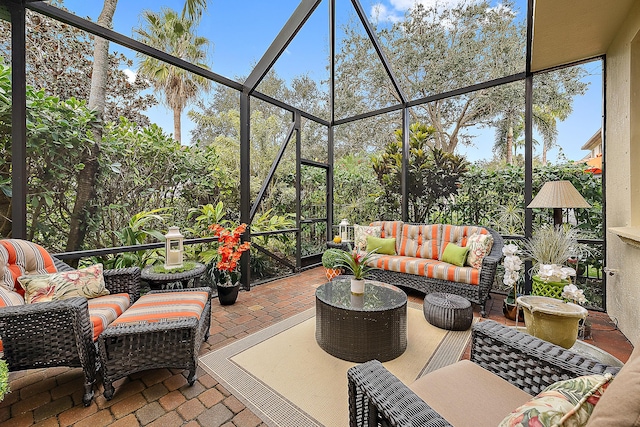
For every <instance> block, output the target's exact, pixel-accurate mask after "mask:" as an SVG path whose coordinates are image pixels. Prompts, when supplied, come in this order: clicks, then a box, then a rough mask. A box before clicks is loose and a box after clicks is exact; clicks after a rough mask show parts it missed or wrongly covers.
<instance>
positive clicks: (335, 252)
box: [322, 248, 343, 268]
mask: <svg viewBox="0 0 640 427" xmlns="http://www.w3.org/2000/svg"><path fill="white" fill-rule="evenodd" d="M339 252H343V251H342V250H341V249H333V248H332V249H327V250H326V251H324V253H323V254H322V265H323V266H324V267H325V268H336V265H338V260H339V259H340V256H341V255H340V253H339Z"/></svg>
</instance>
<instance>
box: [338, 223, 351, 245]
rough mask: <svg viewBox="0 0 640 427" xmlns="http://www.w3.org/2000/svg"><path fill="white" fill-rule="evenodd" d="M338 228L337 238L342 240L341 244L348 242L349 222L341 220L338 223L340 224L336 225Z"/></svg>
mask: <svg viewBox="0 0 640 427" xmlns="http://www.w3.org/2000/svg"><path fill="white" fill-rule="evenodd" d="M338 227H339V231H340V233H339V236H340V239H342V241H343V242H348V241H349V221H347V220H346V218H345V219H343V220H342V221H340V224H338Z"/></svg>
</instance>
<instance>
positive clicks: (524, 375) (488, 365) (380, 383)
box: [347, 320, 640, 427]
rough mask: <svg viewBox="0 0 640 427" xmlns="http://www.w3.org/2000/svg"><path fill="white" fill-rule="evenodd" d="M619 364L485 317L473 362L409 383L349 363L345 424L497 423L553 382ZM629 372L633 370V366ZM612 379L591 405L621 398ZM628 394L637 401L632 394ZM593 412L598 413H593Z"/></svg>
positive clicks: (375, 367) (371, 366) (376, 366)
mask: <svg viewBox="0 0 640 427" xmlns="http://www.w3.org/2000/svg"><path fill="white" fill-rule="evenodd" d="M634 353H638V351H636V352H634ZM633 357H634V356H633V355H632V356H631V358H633ZM631 358H630V360H629V362H627V365H630V364H631V363H630V362H631V360H632V359H631ZM638 360H640V359H638ZM634 366H636V367H638V363H634ZM483 368H484V369H483ZM618 370H619V368H617V367H612V366H608V365H605V364H602V363H600V362H598V361H596V360H593V359H589V358H586V357H584V356H582V355H578V354H576V353H573V352H571V351H569V350H565V349H563V348H561V347H558V346H556V345H554V344H551V343H548V342H546V341H542V340H540V339H537V338H534V337H532V336H530V335H528V334H525V333H522V332H518V331H516V330H515V329H514V328H510V327H507V326H504V325H501V324H499V323H497V322H494V321H491V320H486V321H483V322H480V323H477V324H475V325H474V326H473V343H472V348H471V361H468V360H463V361H460V362H458V363H455V364H453V365H449V366H446V367H444V368H440V369H438V370H436V371H433V372H431V373H429V374H427V375H425V376H423V377H422V378H420V379H418V380H417V381H416V382H414V383H413V384H411V385H409V386H407V385H405V384H403V383H402V382H400V380H398V379H397V378H396V377H395V376H394V375H393V374H391V373H390V372H389V371H387V369H386V368H385V367H384V366H383V365H382V364H381V363H380V362H378V361H375V360H374V361H369V362H367V363H364V364H361V365H356V366H354V367H353V368H351V369H349V371H348V373H347V377H348V384H349V418H350V426H351V427H356V426H371V425H380V426H450V425H459V426H460V425H462V426H467V425H469V426H470V425H473V426H485V425H487V426H496V425H498V424H499V423H500V421H501V420H502V419H503V418H504V417H505V416H506V415H508V414H509V412H510V411H511V410H513V409H515V408H517V407H518V406H520V405H522V404H524V403H525V402H528V401H529V400H530V399H531V398H532V396H533V395H536V394H537V393H539V392H540V391H542V390H543V389H545V388H546V387H547V386H549V385H551V384H552V383H555V382H556V381H560V380H566V379H570V378H575V377H578V376H582V375H591V374H603V373H607V372H608V373H611V374H614V375H615V374H616V373H617V372H618ZM636 371H637V370H636ZM622 372H624V368H623V371H621V374H622ZM631 374H632V375H633V376H635V378H637V376H638V372H631ZM620 377H622V375H620ZM632 378H633V377H632ZM505 380H506V381H505ZM632 381H633V380H632ZM617 382H619V383H620V384H616V385H622V382H623V381H621V380H619V378H616V379H615V380H614V381H613V382H612V383H611V384H612V385H611V387H609V389H607V392H606V393H604V394H603V397H602V398H601V401H600V403H599V404H598V406H596V410H600V409H601V408H600V405H603V404H604V398H605V397H610V399H609V400H613V401H614V404H615V401H619V400H620V399H619V398H618V396H617V395H616V394H615V393H616V392H619V391H618V390H616V391H615V392H612V389H613V384H615V383H617ZM636 382H637V381H636ZM635 388H636V390H635V391H637V388H638V387H637V386H636V387H635ZM611 392H612V395H611V396H607V394H608V393H611ZM631 392H633V391H631ZM629 399H630V400H631V402H632V405H634V406H635V407H637V406H638V405H637V404H636V403H637V394H633V397H629ZM608 404H609V403H607V405H608ZM603 406H604V405H603ZM607 409H608V408H606V407H603V408H602V411H603V412H604V411H605V410H607ZM637 412H638V409H637V408H636V409H635V412H633V413H632V414H629V415H630V416H631V417H633V416H635V417H637V416H638V415H637ZM594 418H598V417H596V413H595V411H594V414H593V417H592V419H594ZM590 422H591V419H590ZM594 424H595V422H594ZM598 425H607V424H606V423H605V424H598ZM609 425H625V424H622V423H621V424H609ZM633 425H635V424H633Z"/></svg>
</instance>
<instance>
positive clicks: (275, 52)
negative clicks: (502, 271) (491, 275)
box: [0, 0, 606, 301]
mask: <svg viewBox="0 0 640 427" xmlns="http://www.w3.org/2000/svg"><path fill="white" fill-rule="evenodd" d="M327 1H328V7H329V23H328V25H329V64H328V66H329V71H330V75H329V108H330V120H324V119H322V118H319V117H316V116H314V115H313V114H310V113H308V112H306V111H303V110H301V109H299V108H296V107H294V106H291V105H288V104H287V103H285V102H282V101H280V100H278V99H274V98H272V97H270V96H268V95H265V94H264V93H261V92H259V91H258V90H257V87H258V85H259V84H260V82H261V81H262V79H263V78H264V77H265V76H266V75H267V73H268V72H269V71H270V70H271V68H272V67H273V65H274V64H275V63H276V61H277V60H278V58H279V57H280V56H281V55H282V54H283V52H284V51H285V49H286V48H287V46H288V45H289V43H291V41H292V40H293V39H294V38H295V36H296V35H297V34H298V32H299V31H300V29H301V28H302V27H303V26H304V24H305V23H306V22H307V20H308V19H309V18H310V17H311V15H312V14H313V13H314V11H315V10H316V9H317V7H318V6H319V5H320V3H321V2H322V0H301V1H300V3H299V5H298V6H297V8H296V9H295V11H294V12H293V13H292V14H291V16H290V17H289V19H288V20H287V22H286V23H285V25H284V26H283V27H282V29H281V30H280V32H279V33H278V34H277V36H276V37H275V39H274V40H273V42H272V43H271V45H270V46H269V47H268V49H267V50H266V52H265V53H264V55H263V56H262V57H261V59H260V60H259V61H258V62H257V64H256V66H255V67H254V68H253V70H252V71H251V72H250V74H249V76H248V77H247V78H246V80H245V81H244V82H237V81H235V80H232V79H229V78H227V77H225V76H222V75H220V74H217V73H214V72H212V71H210V70H207V69H204V68H200V67H198V66H196V65H194V64H191V63H189V62H187V61H184V60H182V59H180V58H177V57H175V56H172V55H170V54H168V53H166V52H163V51H160V50H158V49H155V48H153V47H150V46H148V45H146V44H144V43H141V42H139V41H137V40H135V39H133V38H130V37H127V36H125V35H123V34H120V33H118V32H115V31H113V30H110V29H108V28H105V27H102V26H100V25H98V24H96V23H94V22H91V21H89V20H86V19H83V18H80V17H78V16H76V15H74V14H72V13H69V12H66V11H64V10H62V9H59V8H57V7H55V6H51V5H49V4H47V3H45V2H43V1H33V0H0V17H2V18H3V19H6V20H10V22H11V49H12V58H11V65H12V124H13V125H12V135H11V138H12V148H11V154H12V191H13V196H12V220H13V223H12V236H13V237H14V238H25V237H26V235H27V223H26V218H27V179H28V177H27V174H26V142H27V135H26V51H25V49H26V37H25V31H26V24H25V16H26V15H25V11H26V10H27V9H28V10H31V11H34V12H38V13H40V14H42V15H45V16H47V17H50V18H53V19H55V20H58V21H60V22H63V23H66V24H68V25H71V26H73V27H76V28H78V29H81V30H83V31H86V32H88V33H91V34H93V35H95V36H98V37H102V38H104V39H106V40H108V41H110V42H114V43H116V44H118V45H121V46H124V47H126V48H129V49H131V50H133V51H135V52H138V53H141V54H144V55H148V56H150V57H153V58H155V59H158V60H160V61H163V62H166V63H167V64H170V65H174V66H176V67H179V68H181V69H184V70H186V71H189V72H191V73H193V74H196V75H199V76H202V77H204V78H206V79H209V80H211V81H213V82H216V83H218V84H221V85H224V86H227V87H229V88H232V89H235V90H237V91H238V92H239V93H240V102H239V104H240V105H239V107H240V221H241V222H246V223H247V224H250V223H251V220H252V219H253V217H254V215H255V213H256V211H257V209H258V208H259V205H260V202H261V200H262V198H263V196H264V193H265V191H266V189H267V187H268V185H269V182H270V180H271V178H272V177H273V174H274V173H275V171H276V169H277V166H278V163H279V161H280V159H281V158H282V155H283V153H284V150H285V148H286V147H287V144H288V143H289V140H290V139H295V144H296V167H295V168H296V195H297V203H296V213H295V214H296V226H295V228H292V229H287V230H280V231H277V232H269V233H262V234H263V235H264V234H274V233H292V232H295V233H296V262H295V265H294V264H293V263H290V262H288V261H286V260H283V259H278V257H277V256H276V255H275V254H272V253H270V252H269V251H268V250H266V249H265V248H258V250H260V251H261V252H263V253H266V254H267V255H269V256H271V257H273V258H274V259H276V260H277V261H279V262H280V263H281V264H283V265H285V266H286V267H287V268H290V269H291V270H292V271H297V270H299V269H300V268H302V267H303V265H302V256H301V226H302V217H301V203H300V194H301V193H300V192H301V185H300V170H301V165H303V164H308V165H313V166H318V167H321V168H324V169H326V171H327V197H326V219H325V220H326V229H327V232H328V233H330V232H331V229H332V226H333V202H334V198H333V188H334V181H333V172H334V164H333V157H334V127H335V126H338V125H342V124H346V123H350V122H355V121H358V120H361V119H365V118H369V117H373V116H378V115H381V114H385V113H389V112H392V111H400V112H401V114H402V131H403V132H402V155H403V156H402V157H403V158H402V174H401V217H402V218H401V219H402V220H403V221H406V220H407V219H408V208H409V205H408V196H407V194H408V192H409V188H408V176H409V175H408V159H409V124H410V123H409V121H410V117H409V109H410V108H411V107H415V106H418V105H422V104H426V103H429V102H433V101H438V100H443V99H447V98H451V97H454V96H459V95H464V94H467V93H471V92H474V91H478V90H482V89H488V88H492V87H496V86H500V85H504V84H508V83H513V82H519V81H524V84H525V176H524V179H525V188H524V201H525V202H524V206H525V207H526V206H527V205H528V204H529V202H530V201H531V199H532V176H533V130H532V129H533V127H532V122H533V109H532V104H533V78H534V76H535V75H537V74H541V73H545V72H548V71H552V70H553V69H556V68H561V67H554V68H553V69H545V70H541V71H536V72H532V69H531V60H532V41H533V19H532V18H533V3H534V1H533V0H528V1H527V17H526V19H527V21H526V27H527V29H526V55H525V61H526V62H525V71H524V72H521V73H517V74H513V75H509V76H505V77H502V78H498V79H495V80H491V81H486V82H478V83H477V84H474V85H471V86H468V87H463V88H458V89H455V90H451V91H448V92H445V93H440V94H434V95H431V96H427V97H424V98H420V99H407V97H406V95H405V93H404V91H403V90H402V87H401V86H400V84H399V82H398V80H397V79H396V76H395V74H394V71H393V68H392V67H391V64H390V62H389V60H388V58H387V57H386V55H385V53H384V50H383V48H382V45H381V43H380V41H379V40H378V37H377V35H376V33H375V30H374V27H373V25H372V24H371V22H370V21H369V20H368V18H367V16H366V13H365V12H364V9H363V8H362V5H361V3H360V1H359V0H341V1H351V3H352V5H353V7H354V9H355V11H356V14H357V15H358V18H359V21H360V22H361V23H362V25H363V27H364V29H365V32H366V34H367V36H368V38H369V40H370V41H371V43H372V44H373V47H374V50H375V52H376V55H377V57H378V59H379V60H380V62H381V63H382V66H383V68H384V70H385V72H386V74H387V76H388V78H389V79H390V81H391V83H392V85H393V87H394V89H395V90H396V91H397V93H398V97H399V98H400V100H401V102H400V103H398V104H395V105H391V106H388V107H385V108H380V109H377V110H374V111H369V112H365V113H362V114H357V115H354V116H352V117H347V118H341V119H339V120H336V119H335V72H336V69H335V68H336V64H335V57H336V17H335V15H336V7H335V5H336V0H327ZM242 24H243V25H251V22H247V21H243V22H242ZM239 31H240V30H239ZM595 59H602V60H603V61H604V56H597V57H594V58H588V59H586V60H582V61H579V62H574V63H571V64H567V65H564V66H563V67H569V66H574V65H577V64H581V63H585V62H588V61H592V60H595ZM605 69H606V67H605ZM603 87H604V86H603ZM252 97H253V98H256V99H259V100H262V101H264V102H267V103H269V104H272V105H274V106H277V107H280V108H282V109H284V110H286V111H289V112H290V113H291V114H292V122H291V124H290V127H289V129H288V132H287V138H286V140H285V141H284V142H283V144H282V147H281V149H280V152H279V154H278V157H277V158H276V159H274V161H273V164H272V167H271V170H270V172H269V175H268V176H267V179H266V180H265V181H264V182H263V184H262V186H261V190H260V192H259V194H258V197H256V198H255V199H253V200H252V198H251V194H250V181H249V180H250V159H251V154H252V153H251V146H250V107H251V98H252ZM301 118H305V119H308V120H311V121H313V122H316V123H318V124H320V125H322V126H325V127H326V128H327V134H328V138H327V141H328V147H327V155H328V158H327V163H318V162H315V161H312V160H309V159H304V158H302V156H301V128H300V121H301ZM604 125H605V123H603V130H604ZM602 187H603V195H604V194H605V182H604V178H603V184H602ZM605 200H606V197H603V203H604V202H605ZM603 214H604V208H603ZM605 224H606V217H605ZM532 225H533V215H532V210H531V209H528V208H525V227H524V230H525V237H530V236H531V234H532ZM248 230H249V231H248V233H246V234H247V235H246V239H247V240H251V236H252V234H251V231H250V228H249V229H248ZM253 235H260V233H255V234H253ZM196 240H198V241H200V240H199V239H194V241H196ZM603 244H604V246H603V248H604V253H605V254H606V242H604V243H603ZM146 246H149V247H153V246H154V245H146ZM110 251H111V253H115V252H119V251H122V248H111V249H102V250H99V252H100V253H102V254H104V253H110ZM96 252H97V251H96ZM91 254H92V253H90V252H87V251H83V252H74V253H64V254H60V256H61V257H62V258H78V257H79V256H81V255H82V256H87V255H91ZM605 259H606V256H605ZM242 273H243V274H242V278H243V285H244V287H245V288H246V289H248V288H249V283H250V276H249V257H248V256H243V259H242ZM528 286H529V289H530V284H529V285H528ZM604 289H606V286H604ZM604 300H605V301H606V295H605V298H604Z"/></svg>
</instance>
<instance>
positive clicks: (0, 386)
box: [0, 359, 11, 401]
mask: <svg viewBox="0 0 640 427" xmlns="http://www.w3.org/2000/svg"><path fill="white" fill-rule="evenodd" d="M10 391H11V390H10V389H9V366H8V365H7V362H6V360H3V359H0V401H2V399H4V397H5V396H6V394H7V393H9V392H10Z"/></svg>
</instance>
